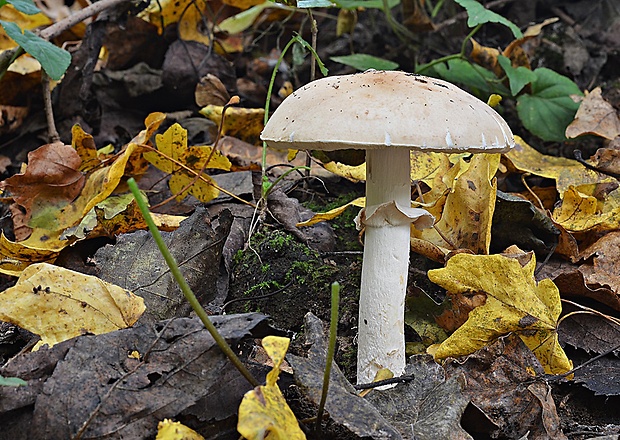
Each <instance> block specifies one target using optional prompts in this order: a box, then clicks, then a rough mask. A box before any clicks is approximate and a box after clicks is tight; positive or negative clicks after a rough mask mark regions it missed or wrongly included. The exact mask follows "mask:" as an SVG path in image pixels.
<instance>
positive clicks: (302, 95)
mask: <svg viewBox="0 0 620 440" xmlns="http://www.w3.org/2000/svg"><path fill="white" fill-rule="evenodd" d="M261 138H262V139H263V140H264V141H265V142H266V143H267V145H269V146H271V147H274V148H279V149H286V148H292V149H308V150H337V149H351V148H353V149H365V150H367V151H366V208H365V209H364V210H363V211H362V212H360V215H359V216H358V220H359V224H358V227H360V226H364V227H365V238H364V259H363V265H362V279H361V286H360V300H359V321H358V327H359V334H358V356H357V381H358V383H365V382H370V381H372V380H373V378H374V376H375V373H376V372H377V371H378V370H380V369H382V368H388V369H389V370H391V371H392V372H393V373H394V374H395V375H401V374H402V373H403V371H404V368H405V338H404V307H405V294H406V288H407V274H408V268H409V250H410V224H411V223H414V224H415V225H416V227H419V228H424V227H429V226H432V224H433V221H434V219H433V217H432V216H431V215H430V214H429V213H428V212H427V211H425V210H422V209H418V208H412V207H411V178H410V157H409V150H411V149H414V150H422V151H436V152H444V153H454V152H474V153H475V152H485V153H498V152H504V151H508V150H509V149H510V148H512V146H513V145H514V139H513V136H512V133H511V131H510V128H509V127H508V125H507V124H506V122H505V121H504V120H503V119H502V118H501V117H500V116H499V115H498V114H497V113H496V112H495V111H494V110H493V109H492V108H491V107H489V106H488V105H487V104H485V103H484V102H482V101H480V100H479V99H477V98H475V97H474V96H472V95H470V94H468V93H466V92H464V91H463V90H461V89H459V88H458V87H456V86H454V85H453V84H450V83H448V82H445V81H441V80H438V79H435V78H429V77H425V76H421V75H416V74H410V73H405V72H396V71H376V70H369V71H366V72H364V73H357V74H353V75H343V76H333V77H326V78H322V79H319V80H316V81H313V82H311V83H309V84H307V85H306V86H304V87H302V88H300V89H299V90H297V91H295V92H294V93H293V94H291V95H290V96H289V97H287V98H286V99H285V100H284V101H283V102H282V104H280V106H279V107H278V109H277V110H276V111H275V112H274V113H273V116H272V117H271V119H270V120H269V122H268V123H267V125H266V126H265V129H264V130H263V132H262V134H261Z"/></svg>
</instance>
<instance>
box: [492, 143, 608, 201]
mask: <svg viewBox="0 0 620 440" xmlns="http://www.w3.org/2000/svg"><path fill="white" fill-rule="evenodd" d="M503 157H504V158H506V159H508V161H509V164H508V165H509V168H512V169H513V170H515V169H516V170H518V171H521V172H524V173H531V174H534V175H536V176H540V177H546V178H548V179H553V180H555V181H556V187H557V190H558V193H559V194H560V198H563V197H564V192H565V191H566V190H568V188H569V187H570V186H571V185H572V186H580V187H581V186H584V185H600V184H603V183H617V180H616V179H614V178H613V177H610V176H606V175H604V174H601V173H597V172H596V171H593V170H589V169H587V168H586V167H585V166H583V165H582V164H580V163H579V162H577V161H576V160H573V159H567V158H565V157H555V156H547V155H545V154H542V153H539V152H538V151H536V150H535V149H534V148H532V147H530V146H529V145H528V144H527V143H526V142H525V141H524V140H523V139H521V138H520V137H519V136H515V146H514V148H513V149H512V150H510V151H509V152H508V153H504V154H503Z"/></svg>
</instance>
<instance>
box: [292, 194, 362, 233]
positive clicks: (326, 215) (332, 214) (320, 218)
mask: <svg viewBox="0 0 620 440" xmlns="http://www.w3.org/2000/svg"><path fill="white" fill-rule="evenodd" d="M349 206H357V207H359V208H364V207H365V206H366V197H358V198H357V199H354V200H351V201H350V202H349V203H345V204H344V205H341V206H338V207H336V208H334V209H330V210H329V211H326V212H319V213H317V214H314V215H313V216H312V218H311V219H309V220H306V221H304V222H301V223H297V225H296V226H297V227H298V228H301V227H302V226H312V225H315V224H317V223H319V222H324V221H327V220H333V219H335V218H336V217H338V216H339V215H341V214H342V213H343V212H344V211H345V210H346V209H347V208H348V207H349Z"/></svg>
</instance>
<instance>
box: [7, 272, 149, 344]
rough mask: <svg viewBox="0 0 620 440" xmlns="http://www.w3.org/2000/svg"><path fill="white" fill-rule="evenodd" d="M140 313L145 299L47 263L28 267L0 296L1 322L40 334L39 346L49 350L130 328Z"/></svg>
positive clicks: (87, 276) (143, 308)
mask: <svg viewBox="0 0 620 440" xmlns="http://www.w3.org/2000/svg"><path fill="white" fill-rule="evenodd" d="M144 310H145V307H144V301H143V299H142V298H140V297H138V296H135V295H134V294H133V293H131V292H129V291H128V290H125V289H122V288H121V287H118V286H115V285H113V284H110V283H106V282H105V281H102V280H100V279H99V278H97V277H93V276H89V275H84V274H81V273H78V272H73V271H71V270H68V269H64V268H61V267H57V266H53V265H51V264H47V263H39V264H33V265H31V266H29V267H27V268H26V269H25V270H24V271H23V272H22V274H21V276H20V278H19V280H18V281H17V284H15V286H13V287H11V288H9V289H7V290H5V291H4V292H2V293H0V320H2V321H6V322H10V323H13V324H15V325H18V326H20V327H22V328H24V329H26V330H28V331H31V332H33V333H35V334H38V335H40V336H41V342H40V343H39V344H48V345H49V346H52V345H54V344H57V343H59V342H62V341H65V340H67V339H71V338H73V337H76V336H80V335H82V334H85V333H94V334H101V333H107V332H111V331H114V330H118V329H122V328H126V327H129V326H131V325H133V324H134V323H135V322H136V321H137V320H138V318H140V316H141V315H142V313H143V312H144Z"/></svg>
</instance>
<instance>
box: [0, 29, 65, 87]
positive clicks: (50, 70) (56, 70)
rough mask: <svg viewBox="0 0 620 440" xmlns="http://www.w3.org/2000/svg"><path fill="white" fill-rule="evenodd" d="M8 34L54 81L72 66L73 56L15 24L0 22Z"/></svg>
mask: <svg viewBox="0 0 620 440" xmlns="http://www.w3.org/2000/svg"><path fill="white" fill-rule="evenodd" d="M0 25H2V27H3V28H4V31H5V32H6V34H7V35H8V36H9V37H10V38H11V39H12V40H14V41H15V42H16V43H17V44H19V45H20V46H21V47H22V48H23V49H24V50H25V51H26V52H28V53H29V54H30V55H32V56H33V57H34V58H36V60H37V61H38V62H39V63H41V67H43V70H45V72H46V73H47V74H48V75H49V77H50V78H52V79H54V80H59V79H60V78H61V77H62V76H63V75H64V73H65V72H66V71H67V69H68V68H69V64H71V54H69V52H67V51H66V50H63V49H61V48H59V47H57V46H54V45H53V44H52V43H50V42H49V41H46V40H44V39H43V38H41V37H39V36H38V35H36V34H34V33H32V32H30V31H24V32H23V33H22V30H21V29H20V28H19V26H17V25H16V24H15V23H12V22H10V21H2V20H0Z"/></svg>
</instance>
